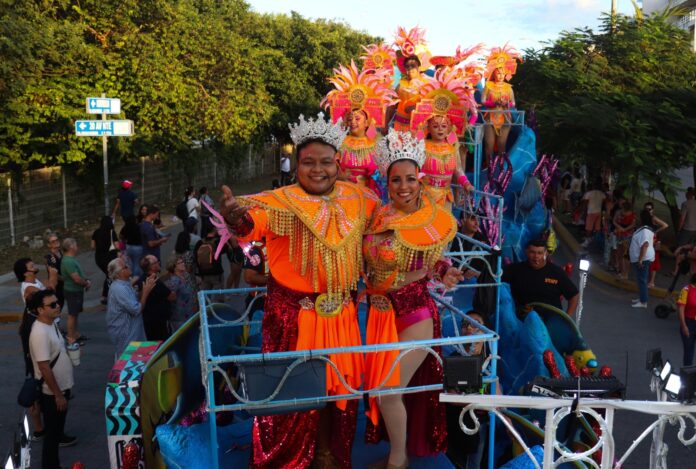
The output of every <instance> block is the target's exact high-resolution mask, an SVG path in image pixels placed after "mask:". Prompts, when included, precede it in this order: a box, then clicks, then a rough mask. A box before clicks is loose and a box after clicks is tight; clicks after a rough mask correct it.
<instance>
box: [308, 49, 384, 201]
mask: <svg viewBox="0 0 696 469" xmlns="http://www.w3.org/2000/svg"><path fill="white" fill-rule="evenodd" d="M376 57H380V58H382V59H384V57H383V56H382V55H379V54H377V55H374V56H373V57H372V58H373V59H375V58H376ZM373 65H375V64H374V63H373ZM391 73H392V71H391V70H389V69H387V68H365V69H363V70H362V72H358V68H357V66H356V65H355V62H352V61H351V63H350V65H349V66H347V67H346V66H343V65H341V66H339V67H338V68H335V69H334V76H333V77H331V78H330V79H329V81H330V82H331V83H332V84H333V85H334V89H333V90H331V91H329V92H328V93H327V95H326V97H325V98H324V100H323V101H322V105H324V106H329V107H330V109H331V121H332V122H334V123H339V122H341V121H343V122H345V121H347V120H349V119H348V118H349V117H351V116H352V114H353V113H355V112H362V113H363V114H364V116H365V119H366V124H367V126H368V127H367V129H363V130H356V129H353V133H351V135H348V136H347V137H346V138H345V139H344V140H343V144H342V145H341V148H340V149H339V152H340V155H341V156H340V160H339V164H340V166H341V172H342V173H343V174H344V175H345V176H346V177H347V179H348V180H349V181H350V182H354V183H357V184H360V185H362V186H365V187H368V188H369V189H371V190H373V191H374V192H375V193H376V194H378V195H379V189H378V186H377V183H376V182H375V180H374V179H372V175H373V174H374V173H375V171H376V170H377V164H376V163H375V146H376V143H377V128H384V127H386V124H387V122H386V110H387V107H389V106H391V105H393V104H394V103H396V93H395V92H394V90H392V89H391V88H390V87H389V84H390V82H391Z"/></svg>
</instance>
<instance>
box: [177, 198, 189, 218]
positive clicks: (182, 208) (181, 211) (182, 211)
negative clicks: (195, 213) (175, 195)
mask: <svg viewBox="0 0 696 469" xmlns="http://www.w3.org/2000/svg"><path fill="white" fill-rule="evenodd" d="M187 202H188V200H186V199H184V201H183V202H181V203H179V205H177V206H176V216H177V218H178V219H179V220H181V221H186V219H187V218H188V217H189V212H188V210H187V209H186V203H187Z"/></svg>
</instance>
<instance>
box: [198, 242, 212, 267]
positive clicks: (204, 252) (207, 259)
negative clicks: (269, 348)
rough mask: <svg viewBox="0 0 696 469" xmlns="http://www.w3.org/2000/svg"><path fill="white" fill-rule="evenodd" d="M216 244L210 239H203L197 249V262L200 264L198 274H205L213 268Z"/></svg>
mask: <svg viewBox="0 0 696 469" xmlns="http://www.w3.org/2000/svg"><path fill="white" fill-rule="evenodd" d="M214 248H215V246H214V245H213V243H210V242H208V241H202V242H201V245H200V246H199V247H198V251H196V264H197V265H198V275H205V274H207V273H208V272H210V271H211V270H212V269H213V263H214V259H213V254H214V253H215V249H214Z"/></svg>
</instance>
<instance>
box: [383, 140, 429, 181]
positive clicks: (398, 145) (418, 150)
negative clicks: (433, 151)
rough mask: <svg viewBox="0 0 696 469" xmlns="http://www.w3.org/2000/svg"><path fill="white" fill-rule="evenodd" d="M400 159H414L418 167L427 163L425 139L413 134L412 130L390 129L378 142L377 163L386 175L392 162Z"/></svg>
mask: <svg viewBox="0 0 696 469" xmlns="http://www.w3.org/2000/svg"><path fill="white" fill-rule="evenodd" d="M399 160H411V161H414V162H415V163H416V164H417V165H418V168H419V169H420V168H422V167H423V163H425V141H424V140H419V139H417V138H415V137H414V136H413V135H411V132H399V131H397V130H394V129H389V133H388V134H387V136H386V137H384V138H383V139H381V140H380V141H379V143H378V144H377V164H378V165H379V170H380V172H381V173H382V174H383V175H384V176H385V177H386V175H387V170H388V169H389V166H391V165H392V163H394V162H396V161H399Z"/></svg>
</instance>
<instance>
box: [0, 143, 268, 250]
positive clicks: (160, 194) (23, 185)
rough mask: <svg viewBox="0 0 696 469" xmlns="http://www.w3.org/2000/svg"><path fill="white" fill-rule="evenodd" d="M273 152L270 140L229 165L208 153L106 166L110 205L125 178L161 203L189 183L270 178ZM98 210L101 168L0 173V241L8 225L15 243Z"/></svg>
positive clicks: (144, 197)
mask: <svg viewBox="0 0 696 469" xmlns="http://www.w3.org/2000/svg"><path fill="white" fill-rule="evenodd" d="M278 154H279V153H278V148H277V146H275V145H270V144H269V145H266V146H265V147H264V148H262V149H260V150H257V151H254V150H251V151H250V152H249V153H247V154H246V155H244V156H243V157H241V158H238V159H237V160H236V164H232V165H230V166H226V165H225V164H223V163H222V161H223V160H222V159H221V158H215V157H210V158H208V159H195V160H194V159H192V160H191V163H190V165H189V164H185V165H184V167H183V168H173V167H172V166H171V165H168V164H166V163H165V162H164V161H162V160H158V159H155V158H150V157H144V158H141V159H140V161H138V162H133V163H128V164H124V165H119V166H117V167H114V168H110V170H109V191H108V192H109V195H110V198H111V205H110V206H111V207H112V208H113V199H114V198H115V196H116V194H117V192H118V188H119V187H120V182H121V181H123V180H124V179H129V180H131V181H133V183H134V186H133V190H134V191H135V192H136V193H137V194H138V196H139V198H140V200H141V201H144V202H145V203H155V204H160V205H162V204H166V203H170V202H172V201H179V200H181V199H182V198H183V193H184V189H185V188H186V186H188V185H193V186H194V187H196V188H198V187H200V186H204V185H205V186H208V187H216V186H218V185H220V184H222V183H223V182H226V183H240V182H244V181H248V180H251V179H254V178H257V177H260V176H266V175H267V176H269V178H270V177H271V176H273V175H277V174H278V172H279V157H278ZM63 179H65V192H64V191H63ZM8 192H9V196H8ZM10 198H11V201H12V217H10V210H9V209H10V205H9V200H10ZM63 200H65V204H64V203H63ZM64 208H65V210H64ZM64 213H65V215H66V216H64ZM103 213H104V195H103V178H102V176H101V172H99V173H98V174H92V175H76V174H75V172H74V171H73V170H71V169H66V168H63V167H60V166H54V167H50V168H42V169H37V170H31V171H25V172H23V173H22V174H20V175H18V174H9V173H4V174H0V246H7V245H10V244H12V241H13V236H12V231H13V230H14V241H15V244H16V243H19V242H22V239H23V238H24V237H25V236H29V237H33V236H35V235H42V234H43V233H44V231H45V230H46V229H57V228H64V227H66V226H67V227H70V226H73V225H75V224H76V223H81V222H84V221H95V220H96V219H97V218H98V217H99V216H100V215H102V214H103ZM11 218H12V220H11Z"/></svg>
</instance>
